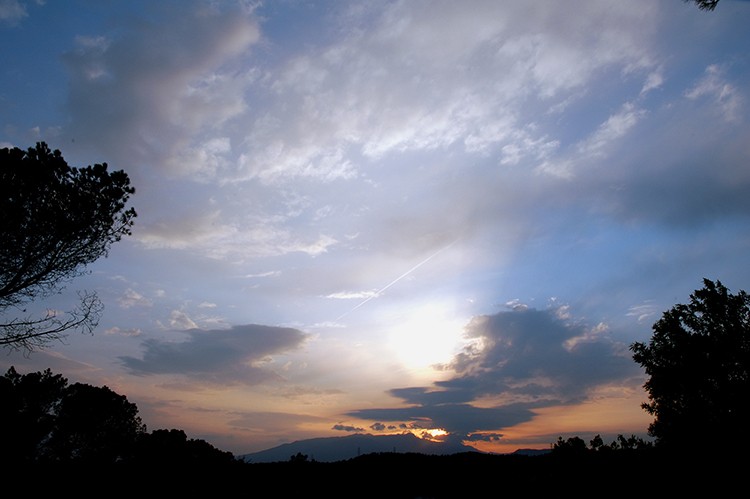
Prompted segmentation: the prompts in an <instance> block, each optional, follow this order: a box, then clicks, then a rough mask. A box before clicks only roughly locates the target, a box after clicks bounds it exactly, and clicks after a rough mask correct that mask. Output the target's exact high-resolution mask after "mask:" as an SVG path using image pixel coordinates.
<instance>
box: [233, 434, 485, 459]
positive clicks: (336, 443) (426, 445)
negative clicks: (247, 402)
mask: <svg viewBox="0 0 750 499" xmlns="http://www.w3.org/2000/svg"><path fill="white" fill-rule="evenodd" d="M376 452H398V453H419V454H430V455H448V454H457V453H460V452H479V451H477V450H476V449H474V448H473V447H469V446H467V445H463V444H461V443H452V442H433V441H430V440H424V439H422V438H419V437H416V436H415V435H413V434H411V433H405V434H401V435H371V434H364V433H358V434H356V435H348V436H345V437H323V438H312V439H308V440H298V441H296V442H292V443H288V444H282V445H279V446H277V447H273V448H270V449H267V450H263V451H260V452H254V453H251V454H243V455H240V456H238V458H240V459H242V460H243V461H245V462H248V463H273V462H280V461H289V460H290V458H291V457H292V456H296V455H297V454H302V455H304V456H307V458H308V459H310V460H311V461H312V460H314V461H319V462H336V461H345V460H347V459H352V458H355V457H357V456H360V455H364V454H372V453H376Z"/></svg>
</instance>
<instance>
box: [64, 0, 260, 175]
mask: <svg viewBox="0 0 750 499" xmlns="http://www.w3.org/2000/svg"><path fill="white" fill-rule="evenodd" d="M173 7H174V6H173ZM167 10H168V11H169V12H158V11H159V8H158V7H154V11H150V12H149V15H152V16H154V18H159V17H160V16H162V15H167V16H169V18H168V22H156V21H154V20H153V19H152V20H150V21H147V20H146V19H140V20H138V21H137V22H132V23H131V24H129V25H127V26H125V27H124V28H123V29H122V30H120V31H119V32H118V33H117V34H116V35H113V34H110V33H103V34H100V35H101V36H98V37H96V38H90V39H81V40H82V43H79V46H78V48H77V49H76V50H75V51H72V52H69V53H67V54H65V56H64V59H65V62H66V63H67V66H68V68H69V71H70V76H71V80H72V84H71V91H70V94H69V98H68V106H69V111H70V117H71V123H70V125H69V128H68V129H67V130H66V133H67V134H68V135H69V136H71V137H72V138H77V139H80V140H79V143H80V142H84V141H85V142H87V143H89V144H92V145H95V147H97V148H98V149H99V151H100V152H104V151H106V155H107V158H108V160H109V161H110V162H111V163H116V164H122V165H125V164H130V165H132V164H133V163H135V164H136V165H138V166H140V165H141V164H142V163H143V162H146V163H149V164H150V165H151V166H169V165H170V161H174V162H176V163H179V164H174V165H172V166H173V167H174V168H180V169H185V170H188V171H189V172H191V173H194V174H199V175H200V176H204V175H210V174H211V173H212V172H211V171H205V170H204V169H206V168H208V169H209V170H211V169H216V168H218V167H219V166H220V164H221V157H223V156H224V155H225V154H226V153H227V152H228V151H227V147H229V144H228V141H227V138H226V137H224V136H222V135H218V136H217V135H215V134H216V133H217V131H216V127H217V126H218V125H221V124H222V123H224V122H226V120H228V119H230V118H232V117H234V116H237V114H238V113H241V112H242V111H244V109H245V103H244V97H243V92H244V85H246V83H247V79H248V76H247V75H245V74H244V73H242V72H241V71H234V70H233V71H227V70H226V66H225V65H226V64H227V63H228V62H229V61H230V60H232V59H233V58H235V57H237V56H239V55H240V54H242V53H243V52H244V51H245V50H246V49H247V48H248V47H249V46H251V45H252V44H253V43H255V42H256V41H257V39H258V37H259V29H258V26H257V23H256V22H255V21H254V20H253V18H252V17H251V16H250V15H248V14H247V13H246V12H243V11H238V10H232V9H227V10H225V11H220V10H218V9H216V10H213V11H208V10H206V9H203V10H199V9H198V8H197V7H196V4H194V3H188V2H185V3H180V5H179V8H176V9H175V8H172V9H167ZM92 40H98V43H93V42H92ZM157 137H158V138H157ZM130 171H131V172H132V171H133V169H132V168H131V169H130Z"/></svg>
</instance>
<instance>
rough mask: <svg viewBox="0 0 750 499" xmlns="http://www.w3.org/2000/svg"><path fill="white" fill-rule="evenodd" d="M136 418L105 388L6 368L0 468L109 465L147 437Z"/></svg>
mask: <svg viewBox="0 0 750 499" xmlns="http://www.w3.org/2000/svg"><path fill="white" fill-rule="evenodd" d="M137 413H138V408H137V407H136V405H135V404H132V403H130V402H128V400H127V398H126V397H125V396H123V395H118V394H117V393H115V392H113V391H112V390H110V389H109V388H107V387H106V386H105V387H94V386H91V385H86V384H82V383H75V384H73V385H68V380H67V379H66V378H64V377H62V376H61V375H59V374H52V372H51V371H50V370H49V369H47V370H45V371H44V372H36V373H29V374H25V375H21V374H18V372H16V370H15V368H13V367H11V368H10V369H8V372H7V373H6V374H5V375H4V376H2V377H0V442H2V446H3V447H2V453H0V454H2V457H1V458H0V462H4V463H5V464H23V463H42V462H57V463H60V462H77V463H82V462H87V463H96V464H107V463H113V462H115V461H118V460H120V459H123V458H126V457H129V455H130V453H131V452H132V450H133V445H134V444H135V443H136V440H137V439H138V437H139V435H141V434H142V433H144V432H145V431H146V427H145V425H143V424H142V422H141V419H140V418H139V417H138V415H137Z"/></svg>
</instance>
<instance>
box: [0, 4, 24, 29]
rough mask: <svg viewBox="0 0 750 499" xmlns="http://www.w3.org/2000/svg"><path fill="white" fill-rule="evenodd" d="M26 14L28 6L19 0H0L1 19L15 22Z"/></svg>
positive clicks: (9, 22) (10, 22)
mask: <svg viewBox="0 0 750 499" xmlns="http://www.w3.org/2000/svg"><path fill="white" fill-rule="evenodd" d="M26 16H28V13H27V12H26V7H24V6H23V4H22V3H21V2H19V1H18V0H0V21H3V22H6V23H8V24H15V23H17V22H18V21H20V20H21V19H23V18H24V17H26Z"/></svg>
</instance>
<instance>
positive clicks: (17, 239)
mask: <svg viewBox="0 0 750 499" xmlns="http://www.w3.org/2000/svg"><path fill="white" fill-rule="evenodd" d="M107 168H108V167H107V164H106V163H103V164H95V165H93V166H87V167H85V168H74V167H70V166H68V164H67V162H66V161H65V159H64V158H63V157H62V154H61V153H60V151H58V150H55V151H54V152H53V151H51V150H50V149H49V147H48V146H47V144H45V143H44V142H38V143H37V144H36V147H35V148H29V149H28V150H27V151H23V150H21V149H19V148H13V149H10V148H7V147H6V148H3V149H0V213H2V217H0V240H1V241H2V245H0V345H4V346H6V347H9V348H12V349H23V350H25V351H27V352H28V351H32V350H34V349H37V348H40V347H42V346H44V345H46V344H47V343H48V342H50V341H53V340H57V339H61V338H63V337H64V335H65V333H66V331H68V330H72V329H73V330H74V329H79V330H81V331H83V332H88V333H91V332H93V330H94V329H95V328H96V326H97V325H98V321H99V315H100V313H101V309H102V305H101V302H100V301H99V299H98V298H97V296H96V294H95V293H83V294H82V295H81V303H80V305H79V306H78V307H77V308H76V309H75V310H73V311H71V312H70V313H69V314H68V315H65V314H57V313H54V312H47V314H46V315H43V316H41V317H34V314H29V315H26V314H27V312H26V308H25V306H26V305H27V304H28V303H30V302H33V301H34V300H36V299H38V298H45V297H48V296H50V295H52V294H55V293H58V292H60V290H61V289H62V284H63V283H64V282H66V281H68V280H70V279H72V278H74V277H76V276H78V275H80V274H81V273H82V271H83V268H85V266H86V265H88V264H90V263H92V262H94V261H95V260H97V259H99V258H100V257H102V256H106V255H107V253H108V251H109V248H110V246H111V245H112V244H113V243H114V242H117V241H119V240H120V239H121V238H122V237H123V236H125V235H130V227H131V226H132V225H133V219H134V218H135V217H136V212H135V210H134V209H133V208H126V205H127V202H128V199H129V198H130V195H132V194H133V193H134V192H135V189H134V188H133V187H131V186H130V179H129V178H128V175H127V174H126V173H125V172H123V171H122V170H118V171H112V172H110V171H108V169H107Z"/></svg>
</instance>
